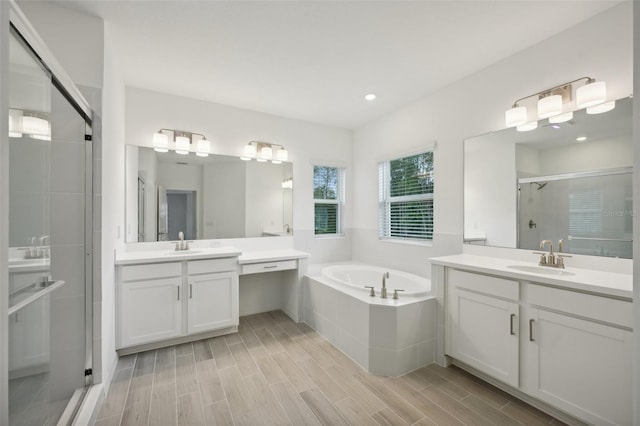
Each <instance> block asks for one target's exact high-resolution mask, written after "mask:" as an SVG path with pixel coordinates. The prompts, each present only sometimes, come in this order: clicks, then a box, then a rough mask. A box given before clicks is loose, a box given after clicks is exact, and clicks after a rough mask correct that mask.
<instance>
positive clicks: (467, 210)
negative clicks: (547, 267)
mask: <svg viewBox="0 0 640 426" xmlns="http://www.w3.org/2000/svg"><path fill="white" fill-rule="evenodd" d="M631 108H632V102H631V99H629V98H625V99H620V100H618V101H616V108H615V109H614V110H612V111H609V112H606V113H603V114H597V115H595V114H593V115H589V114H586V112H585V111H584V110H581V111H577V112H575V113H574V118H573V119H572V120H570V121H568V122H565V123H559V124H548V123H547V122H546V121H544V122H542V123H540V125H539V128H538V129H536V130H534V131H531V132H517V131H516V130H515V129H506V130H502V131H498V132H493V133H489V134H486V135H482V136H478V137H474V138H470V139H467V140H465V144H464V240H465V243H468V244H482V245H488V246H497V247H510V248H522V249H531V250H537V249H539V244H540V241H541V240H552V241H554V244H555V245H556V246H557V242H558V240H563V244H562V245H563V251H565V252H568V253H577V254H588V255H595V256H609V257H623V258H631V257H632V252H631V250H632V213H633V211H632V179H631V176H632V165H633V147H632V109H631Z"/></svg>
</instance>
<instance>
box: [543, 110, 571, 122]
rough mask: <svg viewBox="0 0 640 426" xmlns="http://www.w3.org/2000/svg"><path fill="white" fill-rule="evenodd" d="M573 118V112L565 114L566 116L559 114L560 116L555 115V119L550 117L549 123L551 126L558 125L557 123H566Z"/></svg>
mask: <svg viewBox="0 0 640 426" xmlns="http://www.w3.org/2000/svg"><path fill="white" fill-rule="evenodd" d="M572 118H573V112H571V111H569V112H565V113H564V114H559V115H554V116H553V117H549V123H551V124H557V123H564V122H566V121H569V120H571V119H572Z"/></svg>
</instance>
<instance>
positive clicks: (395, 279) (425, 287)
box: [322, 264, 431, 298]
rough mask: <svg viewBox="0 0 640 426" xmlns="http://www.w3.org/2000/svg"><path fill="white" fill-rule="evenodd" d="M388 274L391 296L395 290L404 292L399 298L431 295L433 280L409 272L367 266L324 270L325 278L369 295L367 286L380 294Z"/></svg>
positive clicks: (339, 265) (334, 266) (360, 265)
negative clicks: (383, 276) (383, 278)
mask: <svg viewBox="0 0 640 426" xmlns="http://www.w3.org/2000/svg"><path fill="white" fill-rule="evenodd" d="M387 272H389V278H387V280H386V282H387V284H386V287H387V291H388V293H389V296H391V295H392V294H393V290H394V289H399V290H402V292H401V293H399V297H402V298H404V297H407V296H409V297H420V296H429V295H430V294H431V280H429V279H427V278H422V277H419V276H417V275H413V274H410V273H408V272H402V271H396V270H391V269H388V268H380V267H378V266H370V265H365V264H337V265H330V266H325V267H324V268H322V275H324V276H325V277H327V278H329V279H330V280H333V281H335V282H336V283H340V284H343V285H345V286H348V287H349V288H354V289H358V290H362V291H363V292H365V293H366V294H367V295H368V294H369V291H370V290H369V289H367V288H365V286H373V287H375V289H376V293H379V291H380V288H381V287H382V275H383V274H385V273H387Z"/></svg>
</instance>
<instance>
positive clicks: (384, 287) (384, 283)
mask: <svg viewBox="0 0 640 426" xmlns="http://www.w3.org/2000/svg"><path fill="white" fill-rule="evenodd" d="M388 278H389V272H385V273H384V274H382V290H380V293H381V294H380V297H381V298H383V299H386V298H387V279H388Z"/></svg>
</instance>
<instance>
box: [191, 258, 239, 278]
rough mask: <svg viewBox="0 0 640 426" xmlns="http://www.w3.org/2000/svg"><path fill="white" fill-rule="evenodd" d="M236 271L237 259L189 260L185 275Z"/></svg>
mask: <svg viewBox="0 0 640 426" xmlns="http://www.w3.org/2000/svg"><path fill="white" fill-rule="evenodd" d="M237 269H238V258H237V257H224V258H221V259H206V260H190V261H189V263H188V265H187V273H188V274H189V275H193V274H210V273H215V272H225V271H236V270H237Z"/></svg>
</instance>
